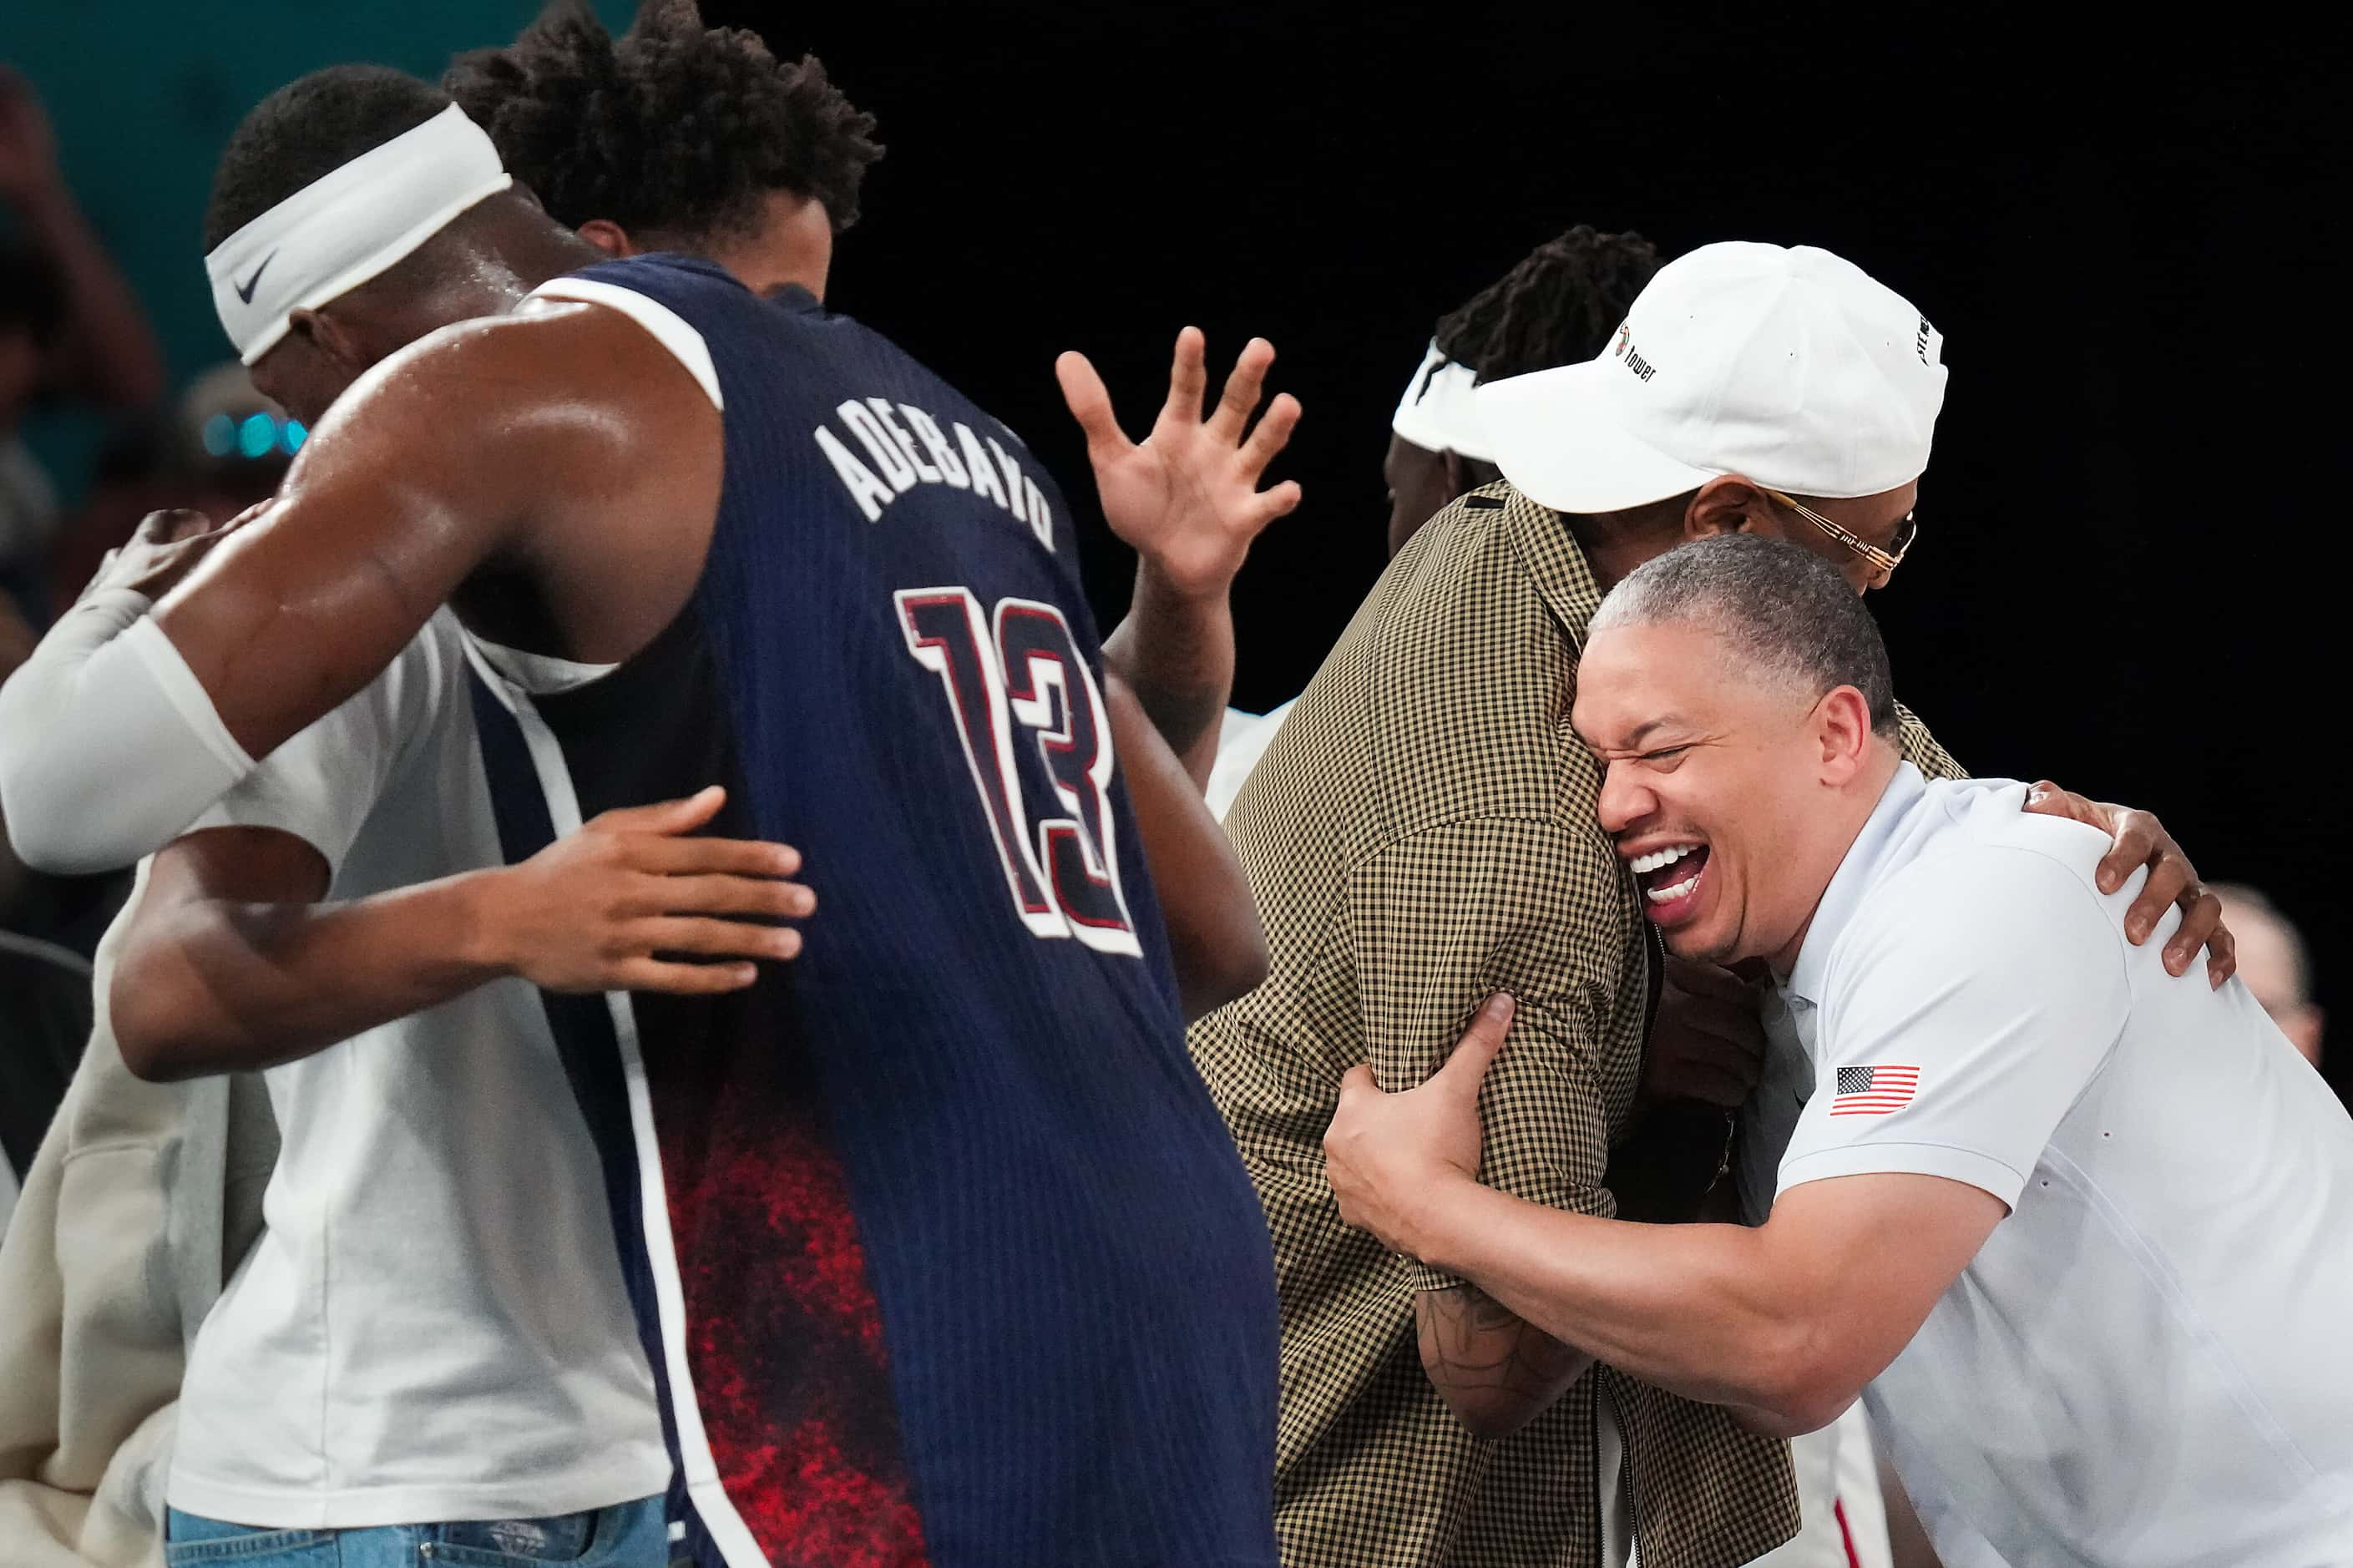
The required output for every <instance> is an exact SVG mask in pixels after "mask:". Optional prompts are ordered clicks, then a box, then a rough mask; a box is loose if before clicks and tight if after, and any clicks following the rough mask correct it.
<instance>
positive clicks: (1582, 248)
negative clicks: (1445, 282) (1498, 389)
mask: <svg viewBox="0 0 2353 1568" xmlns="http://www.w3.org/2000/svg"><path fill="white" fill-rule="evenodd" d="M1658 269H1659V253H1658V251H1657V250H1656V249H1655V248H1653V247H1652V246H1651V242H1650V241H1649V240H1647V239H1644V238H1643V237H1641V235H1639V234H1602V233H1600V232H1599V231H1597V230H1596V229H1594V228H1593V227H1592V226H1590V225H1588V224H1578V225H1577V226H1576V227H1575V228H1572V229H1570V230H1569V231H1568V232H1567V233H1566V234H1564V235H1560V236H1558V237H1556V238H1553V239H1548V240H1546V241H1545V243H1544V244H1542V245H1540V246H1538V247H1536V248H1535V250H1533V251H1531V252H1530V253H1529V254H1528V255H1527V256H1526V257H1525V258H1522V260H1521V261H1520V264H1519V265H1518V266H1516V267H1514V268H1512V269H1511V270H1510V271H1509V272H1506V273H1505V274H1504V276H1503V277H1501V278H1499V279H1496V280H1495V281H1494V282H1493V283H1492V284H1490V285H1488V286H1487V287H1486V288H1485V289H1482V290H1481V291H1480V292H1479V293H1477V294H1476V295H1474V296H1472V299H1471V300H1469V301H1468V302H1467V303H1465V304H1464V305H1463V306H1462V307H1461V309H1460V310H1455V311H1453V312H1451V314H1449V315H1447V316H1446V317H1444V318H1443V319H1441V320H1440V321H1439V323H1438V332H1437V338H1438V352H1439V353H1442V354H1444V355H1445V356H1446V357H1447V358H1448V359H1450V360H1452V361H1454V362H1455V363H1458V364H1467V365H1469V366H1470V367H1471V368H1472V370H1473V371H1474V372H1476V373H1477V375H1478V379H1479V380H1481V381H1501V380H1503V379H1504V377H1506V376H1513V375H1525V374H1527V373H1528V372H1530V371H1536V370H1550V369H1552V368H1553V367H1554V366H1555V365H1563V364H1576V363H1579V362H1580V361H1583V360H1589V359H1594V358H1597V357H1598V356H1599V354H1600V353H1601V351H1602V350H1603V349H1605V348H1607V347H1609V334H1610V333H1612V332H1614V331H1617V330H1618V323H1619V322H1620V321H1624V320H1625V319H1626V310H1627V308H1628V307H1629V306H1630V305H1632V304H1633V302H1634V296H1635V295H1637V294H1639V293H1641V291H1642V286H1643V285H1644V284H1646V283H1648V282H1649V281H1650V280H1651V274H1652V273H1654V272H1656V271H1658Z"/></svg>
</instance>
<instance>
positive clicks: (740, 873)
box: [486, 786, 817, 995]
mask: <svg viewBox="0 0 2353 1568" xmlns="http://www.w3.org/2000/svg"><path fill="white" fill-rule="evenodd" d="M726 798H727V796H726V792H725V791H724V790H722V789H720V788H718V787H716V786H713V787H712V788H710V789H706V790H704V791H702V793H701V794H699V795H693V796H691V797H690V798H688V799H686V800H672V801H663V802H661V803H660V804H659V805H641V806H631V807H628V808H626V809H623V810H618V811H608V812H606V813H604V814H603V815H602V816H596V817H594V818H591V819H590V820H589V821H587V822H586V823H584V824H582V825H581V826H580V827H579V829H578V830H577V831H575V832H573V833H568V834H566V835H565V836H564V837H561V838H559V839H557V840H556V841H555V842H554V843H553V844H551V845H549V846H548V847H546V848H544V849H543V850H541V851H540V852H539V853H538V854H536V855H534V856H533V857H532V858H530V859H528V860H525V861H523V862H522V864H520V865H517V866H512V867H509V868H506V869H505V870H503V871H501V872H500V873H499V874H498V879H497V883H496V887H495V891H494V893H493V895H492V897H491V901H490V904H489V908H488V910H487V914H486V922H487V923H488V924H489V925H490V926H491V928H492V929H491V931H489V932H488V933H487V936H488V940H489V941H490V942H491V944H492V946H493V948H494V950H495V951H496V952H498V953H499V955H500V962H501V964H502V965H503V966H504V967H506V968H508V969H510V970H512V972H513V973H518V974H521V975H522V977H523V978H524V979H526V980H529V981H531V982H532V983H533V984H535V985H540V986H543V987H545V988H546V989H548V990H550V991H576V992H590V991H666V992H672V993H677V994H689V995H691V994H712V993H717V992H725V991H740V990H742V989H744V987H745V986H747V985H750V984H752V983H753V982H754V980H756V979H757V978H758V977H759V973H758V970H757V968H756V966H755V961H757V962H782V961H784V960H786V959H789V958H791V957H793V956H794V955H795V954H797V953H798V952H800V950H801V934H800V932H799V931H796V930H794V929H793V928H791V927H789V926H782V925H778V924H776V923H775V922H776V921H783V920H788V919H797V918H800V917H802V916H806V915H807V914H809V913H811V912H812V911H813V910H816V908H817V895H816V894H814V893H812V892H811V891H809V889H807V888H806V887H803V886H802V885H800V884H799V883H797V882H793V881H789V880H786V879H787V878H789V877H791V876H793V875H794V874H795V873H797V871H798V870H799V869H800V863H801V858H800V854H799V852H798V851H797V850H795V849H793V848H791V847H788V846H786V845H782V844H765V843H760V842H756V841H754V840H748V839H740V838H704V837H693V834H694V830H695V829H696V828H698V827H701V826H703V825H704V824H706V823H708V822H709V821H710V820H711V819H712V816H714V815H715V814H716V813H717V812H718V810H719V808H720V806H721V805H723V804H724V803H725V801H726Z"/></svg>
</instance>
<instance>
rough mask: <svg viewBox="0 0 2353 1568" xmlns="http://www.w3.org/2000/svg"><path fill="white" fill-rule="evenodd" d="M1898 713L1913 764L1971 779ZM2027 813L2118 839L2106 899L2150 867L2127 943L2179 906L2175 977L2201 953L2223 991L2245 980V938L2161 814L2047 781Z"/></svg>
mask: <svg viewBox="0 0 2353 1568" xmlns="http://www.w3.org/2000/svg"><path fill="white" fill-rule="evenodd" d="M1895 711H1896V713H1897V715H1898V716H1899V720H1900V722H1901V730H1900V731H1899V733H1898V736H1897V745H1898V747H1899V748H1900V749H1901V750H1902V752H1903V753H1904V760H1905V762H1907V763H1911V764H1912V765H1913V766H1914V767H1916V768H1918V769H1919V770H1920V771H1921V772H1922V773H1925V774H1926V775H1927V776H1928V777H1929V778H1931V779H1959V778H1967V777H1968V776H1969V775H1968V773H1966V772H1965V771H1963V769H1962V767H1961V765H1960V764H1959V763H1957V762H1955V761H1954V760H1953V756H1952V753H1951V752H1947V751H1946V750H1945V748H1944V747H1942V746H1940V745H1938V744H1937V743H1936V737H1935V736H1933V735H1931V734H1929V733H1928V727H1927V726H1926V724H1923V723H1922V722H1920V719H1919V715H1917V714H1915V713H1914V712H1913V711H1912V710H1910V709H1908V708H1906V707H1905V706H1904V705H1903V704H1902V703H1900V702H1899V703H1897V704H1896V707H1895ZM2026 809H2027V810H2029V811H2033V812H2040V813H2042V815H2044V816H2064V817H2067V818H2070V819H2071V820H2073V821H2076V822H2080V823H2083V824H2084V825H2085V826H2089V827H2096V828H2098V829H2099V830H2100V831H2101V832H2103V833H2105V834H2106V835H2107V836H2108V837H2110V838H2111V839H2112V840H2114V842H2113V843H2112V844H2111V845H2110V846H2109V848H2108V853H2107V855H2106V857H2105V858H2103V859H2102V860H2101V861H2100V871H2099V876H2100V890H2101V891H2102V892H2104V893H2113V892H2115V891H2116V889H2118V888H2121V887H2123V886H2124V885H2125V883H2126V880H2127V879H2130V878H2131V876H2132V874H2133V873H2134V872H2135V871H2137V870H2138V869H2140V868H2142V867H2144V866H2146V867H2147V868H2148V880H2147V881H2146V882H2144V883H2143V884H2141V888H2140V890H2139V891H2138V892H2137V893H2136V894H2134V895H2133V901H2132V909H2131V911H2130V913H2129V916H2128V918H2127V919H2126V922H2125V936H2126V939H2127V940H2128V941H2130V942H2132V943H2133V945H2134V946H2136V947H2137V946H2139V945H2140V944H2141V943H2142V942H2147V940H2148V937H2149V933H2150V932H2151V931H2154V930H2156V929H2157V924H2158V921H2161V920H2163V919H2164V918H2165V911H2166V910H2168V909H2172V908H2175V907H2177V906H2178V907H2179V909H2180V910H2181V923H2180V925H2179V927H2177V928H2176V929H2175V931H2174V932H2173V937H2172V940H2170V941H2169V942H2167V943H2166V944H2165V968H2166V972H2167V973H2169V974H2177V975H2179V974H2187V973H2189V965H2190V963H2191V962H2192V961H2193V960H2195V959H2196V958H2197V956H2198V952H2199V950H2200V948H2203V949H2205V951H2206V979H2207V982H2208V984H2211V985H2213V986H2214V987H2215V988H2216V989H2218V990H2219V989H2220V988H2221V984H2222V983H2223V982H2224V981H2226V980H2228V979H2230V978H2231V976H2232V975H2233V974H2235V973H2238V968H2239V946H2238V939H2237V938H2236V937H2234V936H2232V934H2231V929H2230V927H2228V926H2226V925H2224V924H2223V923H2222V900H2221V899H2220V898H2217V897H2216V896H2215V895H2214V893H2213V892H2212V891H2211V889H2208V888H2207V886H2206V884H2205V883H2204V882H2202V881H2200V879H2199V877H2198V868H2196V867H2195V866H2192V865H2191V864H2190V863H2189V855H2188V854H2187V853H2186V852H2184V850H2183V849H2182V847H2181V846H2180V845H2179V844H2178V843H2176V842H2175V841H2174V837H2173V835H2172V834H2170V833H2168V832H2167V831H2166V828H2165V825H2164V824H2163V823H2161V822H2159V821H2158V819H2157V816H2156V815H2155V814H2154V813H2152V812H2147V811H2139V810H2136V809H2135V808H2134V807H2132V806H2128V805H2112V804H2110V803H2108V802H2105V801H2095V800H2092V799H2090V798H2089V797H2087V796H2084V795H2077V794H2075V793H2074V792H2073V791H2072V790H2067V789H2063V788H2061V787H2060V786H2059V785H2057V784H2052V782H2051V781H2050V780H2049V779H2044V780H2042V781H2041V782H2040V783H2038V784H2035V785H2034V787H2033V788H2032V789H2031V790H2030V791H2029V792H2028V794H2027V797H2026Z"/></svg>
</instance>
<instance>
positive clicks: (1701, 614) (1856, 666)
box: [1588, 533, 1896, 739]
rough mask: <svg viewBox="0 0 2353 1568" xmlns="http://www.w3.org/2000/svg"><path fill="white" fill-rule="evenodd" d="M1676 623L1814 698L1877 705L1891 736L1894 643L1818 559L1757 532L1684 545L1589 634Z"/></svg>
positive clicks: (1610, 605)
mask: <svg viewBox="0 0 2353 1568" xmlns="http://www.w3.org/2000/svg"><path fill="white" fill-rule="evenodd" d="M1673 624H1687V625H1692V626H1701V627H1704V628H1705V629H1706V630H1708V631H1711V632H1714V633H1715V635H1716V636H1717V637H1720V638H1722V639H1723V641H1724V644H1725V649H1726V651H1727V652H1728V653H1729V654H1730V655H1731V658H1732V661H1733V662H1734V663H1735V664H1736V667H1737V668H1741V669H1744V670H1753V669H1758V668H1762V669H1764V670H1767V671H1769V672H1770V673H1772V674H1774V675H1777V676H1778V677H1780V678H1782V679H1785V680H1786V681H1788V683H1789V684H1791V685H1793V686H1799V687H1802V688H1803V689H1805V692H1806V695H1807V696H1808V697H1810V698H1820V697H1821V696H1822V695H1823V694H1824V693H1826V692H1829V691H1832V690H1835V689H1837V688H1839V687H1841V686H1852V687H1853V688H1854V689H1856V690H1857V691H1860V692H1862V699H1863V701H1864V702H1866V703H1867V704H1869V705H1870V709H1871V727H1872V729H1873V731H1876V732H1877V733H1878V734H1880V735H1881V736H1883V737H1885V738H1888V739H1893V738H1894V734H1895V724H1896V716H1895V679H1894V676H1893V675H1892V674H1890V673H1889V671H1888V668H1887V644H1886V643H1885V642H1884V641H1883V640H1882V639H1881V637H1880V635H1879V625H1878V623H1877V622H1875V621H1873V619H1872V618H1871V612H1870V611H1869V610H1867V609H1865V608H1863V605H1862V595H1860V594H1857V593H1856V592H1855V591H1854V588H1853V585H1852V584H1849V583H1848V582H1847V580H1846V579H1845V578H1844V577H1841V575H1839V574H1838V573H1837V571H1835V570H1834V569H1833V568H1832V567H1831V564H1830V563H1828V562H1826V561H1824V560H1823V559H1822V558H1821V557H1820V556H1819V555H1816V554H1813V553H1812V552H1809V551H1805V550H1800V549H1799V548H1798V546H1796V545H1794V544H1786V543H1783V542H1781V541H1779V540H1778V539H1767V538H1764V537H1763V536H1761V535H1758V534H1754V533H1727V534H1723V535H1720V536H1718V537H1716V538H1714V539H1703V540H1699V541H1696V542H1693V543H1690V544H1685V545H1683V546H1681V547H1679V548H1677V549H1674V550H1671V551H1669V552H1667V553H1665V554H1664V555H1662V556H1659V557H1658V558H1656V559H1655V560H1651V561H1647V562H1645V563H1642V564H1641V566H1638V567H1636V568H1635V569H1634V570H1633V571H1632V572H1630V573H1629V574H1627V575H1626V577H1625V579H1624V581H1622V582H1620V584H1618V585H1617V586H1616V587H1614V588H1612V589H1610V590H1609V596H1608V597H1607V598H1605V599H1603V600H1602V601H1601V607H1600V608H1599V610H1596V611H1595V612H1594V615H1593V625H1592V627H1591V629H1590V631H1589V632H1588V636H1591V637H1599V635H1600V634H1601V633H1603V632H1605V631H1608V630H1609V629H1610V628H1611V627H1613V626H1663V625H1673Z"/></svg>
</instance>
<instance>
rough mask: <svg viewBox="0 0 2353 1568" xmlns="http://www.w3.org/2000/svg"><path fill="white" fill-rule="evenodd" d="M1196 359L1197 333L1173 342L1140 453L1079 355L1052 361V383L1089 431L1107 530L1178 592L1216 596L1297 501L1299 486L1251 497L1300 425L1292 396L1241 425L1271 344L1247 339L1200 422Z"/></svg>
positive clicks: (1288, 483) (1270, 359)
mask: <svg viewBox="0 0 2353 1568" xmlns="http://www.w3.org/2000/svg"><path fill="white" fill-rule="evenodd" d="M1205 353H1206V344H1205V342H1204V340H1203V338H1202V336H1201V331H1200V329H1199V328H1198V327H1187V328H1186V329H1185V330H1184V331H1181V332H1179V333H1177V334H1176V363H1175V365H1174V366H1173V367H1172V368H1171V369H1170V371H1169V373H1168V401H1167V402H1166V403H1165V404H1164V405H1161V409H1160V417H1159V418H1158V419H1156V420H1155V421H1154V422H1153V426H1152V433H1151V434H1150V435H1149V436H1147V437H1145V438H1144V441H1143V443H1142V444H1141V445H1138V444H1137V443H1135V442H1134V441H1130V440H1129V439H1128V438H1127V436H1126V433H1125V432H1124V431H1123V430H1121V429H1120V427H1119V420H1118V417H1117V416H1115V415H1113V412H1112V406H1111V394H1110V393H1108V392H1106V391H1105V390H1104V389H1103V378H1102V377H1101V376H1099V375H1097V374H1095V367H1094V366H1093V365H1092V364H1091V363H1088V361H1087V357H1086V355H1084V354H1082V353H1065V354H1064V355H1062V357H1061V358H1060V359H1059V360H1056V361H1055V362H1054V374H1055V377H1056V378H1057V379H1058V380H1060V383H1061V384H1062V397H1063V400H1064V401H1065V402H1067V403H1068V404H1069V405H1071V415H1072V416H1073V417H1075V418H1076V419H1077V420H1078V422H1079V427H1080V428H1081V429H1082V430H1084V431H1085V432H1086V437H1087V460H1088V462H1090V463H1091V464H1092V465H1093V467H1094V470H1095V489H1096V490H1097V492H1098V493H1099V494H1100V496H1101V498H1102V500H1103V517H1104V519H1105V520H1106V521H1109V522H1110V524H1111V528H1112V531H1113V533H1116V534H1118V535H1119V536H1120V537H1121V538H1122V539H1124V540H1125V541H1126V542H1128V543H1129V544H1131V545H1133V546H1134V547H1135V549H1136V550H1137V551H1138V552H1141V553H1144V554H1145V555H1148V556H1151V557H1152V558H1154V559H1155V560H1156V561H1157V562H1158V563H1160V566H1161V569H1162V570H1163V571H1164V572H1165V573H1166V575H1167V576H1168V578H1169V580H1170V582H1171V584H1173V585H1174V586H1176V588H1178V589H1179V590H1191V591H1200V592H1223V591H1224V588H1225V586H1226V584H1228V583H1229V582H1230V581H1231V580H1232V578H1233V575H1234V574H1235V572H1237V571H1238V570H1240V566H1241V561H1242V557H1243V556H1244V555H1246V554H1248V553H1249V552H1250V541H1252V540H1254V539H1256V538H1257V537H1258V536H1259V532H1260V531H1261V530H1262V529H1264V528H1265V527H1266V525H1267V524H1268V523H1270V522H1272V521H1274V520H1275V519H1276V518H1278V517H1281V516H1282V514H1283V513H1285V512H1287V511H1289V510H1292V508H1293V507H1295V506H1297V505H1298V504H1299V485H1298V482H1297V481H1296V480H1292V479H1285V480H1284V481H1283V482H1282V483H1281V484H1279V485H1276V486H1274V487H1273V488H1272V489H1265V490H1261V489H1259V480H1260V479H1261V477H1263V476H1264V474H1265V473H1266V467H1267V465H1268V464H1269V463H1271V462H1272V461H1273V460H1274V457H1275V454H1276V453H1278V452H1280V451H1282V448H1283V447H1284V445H1285V444H1286V443H1288V442H1289V441H1290V439H1291V432H1292V427H1293V426H1295V425H1297V424H1298V423H1299V400H1298V399H1297V398H1295V397H1293V396H1292V395H1290V394H1289V393H1284V394H1282V395H1280V396H1278V397H1276V398H1275V400H1274V401H1273V402H1272V403H1271V404H1270V405H1268V406H1267V410H1266V415H1265V416H1264V417H1263V418H1261V419H1260V420H1259V422H1258V426H1257V427H1256V428H1255V429H1252V428H1250V416H1251V414H1253V413H1254V412H1256V410H1257V408H1258V405H1259V397H1260V395H1261V392H1262V391H1263V389H1264V386H1265V382H1266V372H1267V367H1268V366H1269V365H1271V364H1272V363H1274V345H1273V344H1271V343H1270V342H1267V341H1266V340H1265V339H1264V338H1252V339H1251V340H1250V342H1249V343H1247V344H1246V345H1244V347H1243V349H1242V352H1241V357H1240V359H1239V360H1237V361H1236V362H1235V363H1234V369H1233V374H1230V375H1229V376H1228V377H1226V387H1225V391H1224V393H1223V394H1222V395H1220V396H1219V399H1218V405H1217V407H1216V408H1214V409H1213V410H1211V411H1210V413H1209V416H1208V418H1206V419H1205V418H1203V417H1202V416H1201V397H1202V394H1203V392H1204V391H1205V390H1206V389H1207V387H1208V371H1207V369H1206V368H1205V366H1204V364H1203V356H1204V354H1205Z"/></svg>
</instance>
